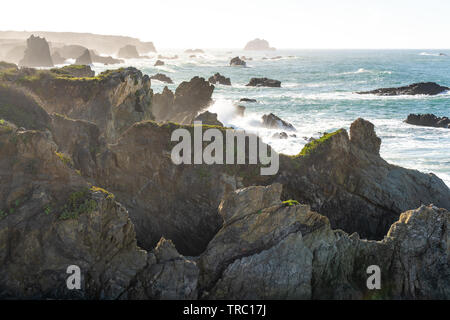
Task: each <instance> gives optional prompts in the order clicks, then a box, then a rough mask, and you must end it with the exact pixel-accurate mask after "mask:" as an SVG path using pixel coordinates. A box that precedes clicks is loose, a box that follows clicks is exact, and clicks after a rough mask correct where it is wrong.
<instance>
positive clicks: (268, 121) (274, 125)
mask: <svg viewBox="0 0 450 320" xmlns="http://www.w3.org/2000/svg"><path fill="white" fill-rule="evenodd" d="M262 125H263V126H264V127H266V128H269V129H283V130H290V131H295V128H294V126H293V125H292V124H290V123H289V122H286V121H284V120H282V119H280V118H279V117H277V116H276V115H274V114H273V113H270V114H265V115H263V116H262Z"/></svg>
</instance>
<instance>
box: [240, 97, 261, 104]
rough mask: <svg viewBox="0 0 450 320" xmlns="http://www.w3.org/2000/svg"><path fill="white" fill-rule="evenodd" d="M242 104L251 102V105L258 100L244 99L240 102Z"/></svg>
mask: <svg viewBox="0 0 450 320" xmlns="http://www.w3.org/2000/svg"><path fill="white" fill-rule="evenodd" d="M239 101H240V102H249V103H255V102H258V101H257V100H256V99H250V98H242V99H241V100H239Z"/></svg>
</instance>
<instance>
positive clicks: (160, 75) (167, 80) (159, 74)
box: [150, 73, 173, 84]
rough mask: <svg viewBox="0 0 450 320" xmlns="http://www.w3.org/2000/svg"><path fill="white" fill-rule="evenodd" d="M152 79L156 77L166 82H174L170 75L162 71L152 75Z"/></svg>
mask: <svg viewBox="0 0 450 320" xmlns="http://www.w3.org/2000/svg"><path fill="white" fill-rule="evenodd" d="M150 79H152V80H153V79H155V80H158V81H161V82H165V83H170V84H172V83H173V81H172V79H170V77H168V76H166V75H165V74H162V73H157V74H155V75H153V76H151V77H150Z"/></svg>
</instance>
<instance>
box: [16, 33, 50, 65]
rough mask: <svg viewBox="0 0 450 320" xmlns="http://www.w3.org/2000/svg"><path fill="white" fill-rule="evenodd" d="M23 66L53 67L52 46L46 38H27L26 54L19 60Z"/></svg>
mask: <svg viewBox="0 0 450 320" xmlns="http://www.w3.org/2000/svg"><path fill="white" fill-rule="evenodd" d="M19 66H22V67H53V61H52V57H51V56H50V48H49V46H48V43H47V40H45V38H40V37H35V36H33V35H32V36H31V37H30V38H28V39H27V49H26V50H25V56H24V57H23V59H22V60H21V61H20V62H19Z"/></svg>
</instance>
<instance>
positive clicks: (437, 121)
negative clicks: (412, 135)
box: [405, 114, 450, 129]
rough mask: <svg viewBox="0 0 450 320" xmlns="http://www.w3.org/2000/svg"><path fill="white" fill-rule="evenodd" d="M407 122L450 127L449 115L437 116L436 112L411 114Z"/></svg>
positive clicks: (416, 124) (418, 124) (426, 125)
mask: <svg viewBox="0 0 450 320" xmlns="http://www.w3.org/2000/svg"><path fill="white" fill-rule="evenodd" d="M405 122H406V123H408V124H412V125H415V126H423V127H435V128H447V129H450V119H449V118H448V117H437V116H435V115H434V114H410V115H408V118H407V119H406V120H405Z"/></svg>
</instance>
